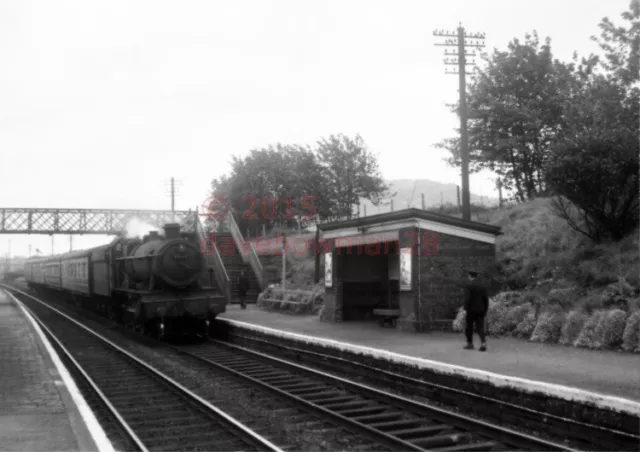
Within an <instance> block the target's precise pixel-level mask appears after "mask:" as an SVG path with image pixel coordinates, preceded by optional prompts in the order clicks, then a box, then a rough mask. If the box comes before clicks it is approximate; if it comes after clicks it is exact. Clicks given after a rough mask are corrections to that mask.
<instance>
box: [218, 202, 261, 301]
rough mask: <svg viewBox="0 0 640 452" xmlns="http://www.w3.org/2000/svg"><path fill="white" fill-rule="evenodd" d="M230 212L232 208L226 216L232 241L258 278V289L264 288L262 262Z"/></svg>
mask: <svg viewBox="0 0 640 452" xmlns="http://www.w3.org/2000/svg"><path fill="white" fill-rule="evenodd" d="M232 212H233V211H232V210H229V212H228V213H227V216H226V218H227V226H228V227H229V232H230V233H231V236H232V237H233V240H234V242H236V246H237V247H238V249H239V250H240V256H241V257H242V261H243V262H244V263H245V264H247V263H248V264H249V265H250V266H251V269H252V270H253V273H255V275H256V279H257V280H258V284H259V285H260V290H264V287H265V286H264V269H263V268H262V262H260V258H259V257H258V253H257V252H256V248H255V245H254V244H253V243H252V242H251V241H246V240H245V239H244V237H243V236H242V233H241V232H240V228H239V227H238V223H236V220H235V219H234V218H233V213H232Z"/></svg>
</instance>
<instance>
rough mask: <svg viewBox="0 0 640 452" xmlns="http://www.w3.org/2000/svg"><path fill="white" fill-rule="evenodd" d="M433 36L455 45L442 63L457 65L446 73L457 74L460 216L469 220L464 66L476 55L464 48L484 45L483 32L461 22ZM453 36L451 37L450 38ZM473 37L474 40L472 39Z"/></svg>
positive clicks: (443, 44) (448, 45)
mask: <svg viewBox="0 0 640 452" xmlns="http://www.w3.org/2000/svg"><path fill="white" fill-rule="evenodd" d="M433 35H434V36H440V37H445V38H449V39H445V41H444V43H436V45H437V46H443V47H454V48H456V47H457V50H452V51H449V49H445V52H444V54H445V55H446V56H451V57H454V58H445V60H444V63H445V64H446V65H457V66H458V71H457V72H456V71H454V70H452V71H449V70H447V71H446V73H447V74H458V75H459V90H460V158H461V160H462V218H463V219H464V220H468V221H470V220H471V205H470V200H471V197H470V194H469V143H468V141H469V137H468V135H467V98H466V77H465V76H466V70H465V67H466V66H475V61H472V62H471V63H467V58H466V57H468V56H474V57H475V56H476V53H475V50H474V52H473V53H466V48H467V47H471V48H481V47H484V38H485V34H484V33H465V31H464V27H463V26H462V24H460V25H459V26H458V31H457V32H452V31H446V30H435V31H434V32H433ZM451 38H453V39H451ZM474 39H475V41H474Z"/></svg>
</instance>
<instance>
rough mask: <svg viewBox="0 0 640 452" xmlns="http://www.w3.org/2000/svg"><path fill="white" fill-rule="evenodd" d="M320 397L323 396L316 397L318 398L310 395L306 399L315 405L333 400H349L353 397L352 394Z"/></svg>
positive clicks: (325, 403) (329, 402) (332, 401)
mask: <svg viewBox="0 0 640 452" xmlns="http://www.w3.org/2000/svg"><path fill="white" fill-rule="evenodd" d="M333 394H335V393H333ZM322 397H323V398H318V399H316V398H311V397H310V398H308V400H309V401H310V402H312V403H314V404H316V405H320V406H324V405H329V404H331V403H334V402H351V401H353V400H354V399H355V397H354V396H349V395H340V396H332V397H325V396H322Z"/></svg>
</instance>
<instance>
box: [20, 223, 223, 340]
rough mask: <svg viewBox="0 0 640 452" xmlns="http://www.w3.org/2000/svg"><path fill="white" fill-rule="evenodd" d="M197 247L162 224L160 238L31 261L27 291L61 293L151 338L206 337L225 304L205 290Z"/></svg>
mask: <svg viewBox="0 0 640 452" xmlns="http://www.w3.org/2000/svg"><path fill="white" fill-rule="evenodd" d="M196 242H197V239H196V238H195V237H194V236H192V235H190V234H188V233H182V234H181V233H180V225H178V224H167V225H165V235H164V236H161V235H159V234H158V233H157V232H152V233H150V234H149V235H147V236H145V237H144V238H142V239H139V238H135V239H127V238H117V239H115V240H114V241H113V242H111V243H110V244H108V245H103V246H99V247H96V248H91V249H89V250H84V251H75V252H70V253H65V254H62V255H58V256H51V257H46V258H35V259H30V260H29V261H27V263H26V264H25V275H26V279H27V283H28V285H29V287H33V288H36V289H40V288H44V289H55V290H58V291H60V290H61V291H63V292H65V293H67V294H70V295H71V297H72V299H73V301H75V302H76V304H78V305H82V306H83V307H85V308H88V309H91V310H93V311H97V312H99V313H100V314H103V315H105V316H107V317H109V318H112V319H113V320H115V321H117V322H118V323H124V324H125V325H126V326H128V327H130V328H132V329H136V330H138V331H141V332H144V333H147V334H150V335H153V336H156V337H164V336H165V335H169V334H173V333H179V334H181V333H185V332H187V333H194V332H196V333H198V334H205V335H206V334H208V332H209V325H210V322H211V321H212V320H213V319H215V318H216V317H217V315H218V314H220V313H223V312H225V310H226V299H225V297H224V296H223V295H221V294H220V293H219V292H218V291H217V290H216V289H215V288H213V287H206V286H205V284H206V283H204V282H203V281H208V280H209V278H207V277H206V274H207V268H206V264H205V258H204V255H203V254H202V253H201V251H200V248H199V246H197V245H195V243H196ZM166 327H167V328H166ZM165 328H166V330H165Z"/></svg>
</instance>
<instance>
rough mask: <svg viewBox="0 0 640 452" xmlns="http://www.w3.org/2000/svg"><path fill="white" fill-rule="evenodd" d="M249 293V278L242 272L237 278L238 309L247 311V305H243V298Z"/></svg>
mask: <svg viewBox="0 0 640 452" xmlns="http://www.w3.org/2000/svg"><path fill="white" fill-rule="evenodd" d="M248 291H249V278H248V277H247V275H246V274H245V272H244V270H242V271H241V272H240V276H239V277H238V294H239V295H240V307H241V308H242V309H247V305H246V304H245V301H244V300H245V298H246V296H247V292H248Z"/></svg>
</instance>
